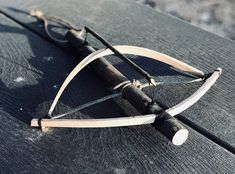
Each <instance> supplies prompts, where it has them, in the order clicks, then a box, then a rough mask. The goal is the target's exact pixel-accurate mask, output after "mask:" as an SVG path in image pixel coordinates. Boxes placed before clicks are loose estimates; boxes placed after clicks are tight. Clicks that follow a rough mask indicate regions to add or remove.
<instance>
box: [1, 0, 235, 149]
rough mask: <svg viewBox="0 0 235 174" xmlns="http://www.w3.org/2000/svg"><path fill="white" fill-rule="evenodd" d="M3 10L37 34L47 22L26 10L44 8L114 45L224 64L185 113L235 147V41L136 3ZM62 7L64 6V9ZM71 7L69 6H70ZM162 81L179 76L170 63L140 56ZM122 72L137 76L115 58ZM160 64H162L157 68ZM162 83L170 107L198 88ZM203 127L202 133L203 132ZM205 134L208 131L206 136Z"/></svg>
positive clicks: (205, 65)
mask: <svg viewBox="0 0 235 174" xmlns="http://www.w3.org/2000/svg"><path fill="white" fill-rule="evenodd" d="M1 2H2V4H3V5H4V7H6V8H4V9H3V10H4V11H5V12H7V13H8V14H10V15H12V16H13V17H14V18H16V19H17V20H18V21H20V22H21V23H23V24H25V25H26V26H27V27H29V28H30V29H31V30H33V31H34V32H38V33H40V34H42V35H43V34H44V33H43V31H42V24H40V23H38V22H37V21H36V20H35V19H34V18H31V17H28V16H27V15H25V14H24V13H23V12H22V11H18V10H17V9H22V10H23V11H28V10H30V9H35V8H38V9H41V10H43V11H44V12H45V13H46V14H49V15H55V16H60V17H62V18H66V19H67V20H70V21H71V22H72V23H73V24H75V25H77V26H78V27H80V26H84V25H89V26H91V27H92V28H94V29H95V30H96V31H97V32H99V33H100V34H101V35H102V36H104V37H105V38H107V39H108V41H110V42H111V43H112V44H130V45H137V46H143V47H147V48H150V49H154V50H157V51H160V52H163V53H166V54H169V55H170V56H172V57H175V58H177V59H179V60H183V61H185V62H187V63H189V64H190V65H193V66H195V67H197V68H199V69H201V70H203V71H205V72H211V71H212V70H214V69H215V68H217V67H218V66H220V67H222V68H223V74H222V76H221V78H220V79H219V80H218V82H217V83H216V85H215V86H214V87H213V88H212V89H211V90H210V91H209V92H208V93H207V94H206V95H205V96H204V97H203V98H202V100H200V101H199V102H198V103H197V104H196V105H194V106H193V107H192V108H190V109H189V110H187V111H185V112H183V113H182V115H181V116H180V117H182V118H183V119H188V120H189V121H190V122H192V123H193V124H195V125H197V126H198V127H201V128H202V129H203V131H204V132H205V131H206V132H208V134H212V135H213V136H215V137H218V138H219V139H221V140H222V141H225V142H227V143H229V144H230V146H234V145H235V133H234V130H235V118H234V114H235V109H234V105H235V100H234V99H235V93H234V78H233V77H234V75H235V70H234V64H235V63H234V62H235V61H234V57H235V46H234V42H233V41H230V40H226V39H223V38H220V37H218V36H216V35H214V34H211V33H208V32H206V31H203V30H201V29H199V28H195V27H193V26H191V25H189V24H187V23H185V22H183V21H180V20H178V19H175V18H172V17H169V16H167V15H164V14H161V13H159V12H156V11H154V10H152V9H150V8H147V7H143V6H141V5H139V4H136V3H134V2H131V1H127V0H123V1H118V0H112V1H108V0H102V1H98V2H97V1H94V0H87V1H75V0H70V1H66V2H64V3H63V2H60V3H57V2H56V1H53V0H52V1H50V2H48V1H46V0H42V1H40V2H35V1H31V0H28V1H19V2H14V3H12V1H5V0H1ZM58 9H59V10H58ZM68 9H69V10H68ZM135 62H136V63H138V64H140V65H141V66H143V68H145V69H146V70H147V71H149V72H151V73H152V74H154V75H157V76H158V75H161V77H158V79H159V80H173V79H175V78H177V75H180V74H176V73H174V72H173V71H172V70H169V67H167V66H165V65H163V64H161V63H154V62H152V61H148V60H143V59H135ZM113 63H114V64H116V66H117V67H118V68H120V69H121V70H122V72H124V73H126V74H131V75H132V76H131V75H130V76H131V77H136V78H138V76H136V75H135V74H133V71H131V70H129V69H128V68H127V67H126V66H125V65H124V64H123V63H121V62H120V61H118V60H117V59H115V60H113ZM156 66H157V67H159V68H156ZM195 86H196V85H185V86H174V90H173V91H172V86H164V87H159V88H158V89H157V90H156V92H155V93H156V99H157V100H158V101H159V102H160V103H161V104H162V105H163V106H165V107H169V106H172V105H174V104H175V103H177V102H179V101H181V100H182V99H184V98H185V97H187V96H188V95H190V94H191V93H192V92H193V91H194V90H195V89H196V88H197V87H198V86H196V87H195ZM203 131H202V132H203ZM206 132H205V134H206Z"/></svg>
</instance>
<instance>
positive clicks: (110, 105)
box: [0, 15, 235, 174]
mask: <svg viewBox="0 0 235 174" xmlns="http://www.w3.org/2000/svg"><path fill="white" fill-rule="evenodd" d="M0 26H1V27H0V41H1V42H0V45H1V46H0V53H1V54H0V55H1V58H0V64H1V86H0V89H1V90H0V96H1V97H0V103H1V105H0V122H1V126H0V142H1V143H0V170H1V173H32V172H33V173H58V172H59V173H65V172H66V173H119V174H120V173H233V172H234V168H233V166H234V165H235V160H234V155H233V154H232V153H230V152H229V151H227V150H225V149H223V148H221V147H220V146H218V145H217V144H216V143H214V142H212V141H210V140H208V139H207V138H205V137H204V136H202V135H201V134H198V133H197V132H195V131H194V130H192V129H190V127H188V129H189V130H190V137H189V141H188V142H187V143H185V144H184V145H183V146H180V147H176V146H173V145H172V144H170V143H169V144H168V143H167V142H166V139H165V138H164V137H163V136H162V135H161V134H160V133H158V132H157V131H156V130H155V129H154V128H153V127H151V126H136V127H126V128H110V129H108V128H107V129H54V130H52V131H51V132H49V133H47V134H43V133H42V132H41V131H40V130H38V129H32V128H31V127H29V125H28V124H25V122H26V123H27V122H28V120H29V119H31V118H32V117H35V116H38V117H40V116H42V115H43V114H44V113H46V111H47V109H48V107H49V103H50V102H51V100H52V98H53V96H54V95H55V92H56V89H54V88H55V87H56V86H55V85H57V84H60V83H61V81H62V80H63V79H64V78H65V74H66V73H67V72H68V71H69V70H71V68H72V66H74V62H72V61H71V60H72V59H71V55H69V54H66V53H64V52H63V51H62V50H61V49H58V48H56V47H55V46H53V45H52V44H50V43H48V42H46V41H45V40H43V39H41V38H39V37H38V36H36V35H34V34H33V33H31V32H29V31H27V30H25V29H24V28H22V27H21V26H19V25H17V24H15V23H14V22H12V21H11V20H9V19H7V18H5V17H4V16H2V15H0ZM20 77H21V78H20ZM81 82H82V83H83V84H81ZM94 84H96V85H94ZM78 86H79V88H78ZM104 86H105V85H104V84H102V81H101V80H100V79H98V78H97V77H95V76H94V74H93V73H92V72H90V71H88V70H85V71H84V72H83V73H81V74H80V76H79V79H77V80H75V81H74V82H73V85H71V87H70V89H69V90H68V91H67V93H66V94H67V95H66V96H67V97H66V96H64V97H63V100H62V101H61V102H60V104H59V107H58V111H63V110H65V109H68V108H70V107H74V106H76V105H78V104H79V103H80V102H81V101H82V102H84V101H86V100H91V99H93V98H94V97H98V96H101V95H105V94H107V93H108V92H107V91H106V90H104ZM116 103H118V104H116ZM100 108H105V110H104V109H100ZM128 112H129V113H128ZM102 113H103V114H104V115H110V116H118V115H121V114H134V113H135V110H134V108H132V107H131V106H128V105H127V104H126V103H124V102H123V101H122V102H121V101H120V100H115V101H110V102H107V103H104V105H103V106H101V107H95V108H93V109H92V110H86V111H83V112H81V113H79V114H78V115H77V116H78V117H79V116H80V117H81V118H84V117H89V116H95V115H96V116H97V117H100V115H101V114H102Z"/></svg>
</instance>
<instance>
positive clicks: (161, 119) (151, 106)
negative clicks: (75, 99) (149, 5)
mask: <svg viewBox="0 0 235 174" xmlns="http://www.w3.org/2000/svg"><path fill="white" fill-rule="evenodd" d="M30 15H32V16H35V17H37V18H38V19H39V20H41V21H42V22H43V23H44V28H45V31H46V33H47V35H48V36H49V38H51V39H52V40H53V41H55V42H59V43H62V44H71V45H73V46H74V48H76V50H77V51H79V52H80V53H81V54H82V56H83V57H85V58H84V59H82V60H81V61H80V63H78V65H77V66H76V67H75V68H74V69H73V70H72V71H71V73H70V74H69V75H68V76H67V78H66V79H65V81H64V82H63V84H62V86H61V87H60V89H59V91H58V93H57V95H56V97H55V99H54V101H53V102H52V105H51V107H50V109H49V112H48V114H47V115H46V116H45V117H43V118H40V119H38V118H34V119H32V121H31V126H32V127H41V128H42V130H46V128H51V127H58V128H62V127H63V128H102V127H120V126H134V125H143V124H152V125H153V126H154V127H156V129H157V130H158V131H160V132H161V133H162V134H163V135H165V136H166V137H167V138H169V139H170V140H171V141H172V143H173V144H175V145H182V144H183V143H184V142H185V141H186V140H187V138H188V134H189V133H188V130H187V129H186V128H184V126H182V125H181V124H180V123H179V122H178V120H177V119H176V118H174V116H175V115H177V114H179V113H181V112H182V111H184V110H186V109H187V108H189V107H190V106H192V105H193V104H194V103H196V102H197V101H198V100H199V99H200V98H201V97H202V96H203V95H204V94H205V93H206V92H207V91H208V90H209V89H210V88H211V86H212V85H213V84H214V83H215V82H216V80H217V79H218V78H219V76H220V75H221V73H222V69H221V68H217V69H215V70H214V71H213V72H211V73H207V74H205V73H204V72H202V71H201V70H199V69H197V68H195V67H192V66H190V65H188V64H186V63H184V62H181V61H179V60H177V59H175V58H172V57H170V56H168V55H165V54H163V53H159V52H157V51H154V50H150V49H147V48H142V47H137V46H128V45H116V46H112V45H111V44H110V43H108V42H107V41H106V40H105V39H103V38H102V37H101V36H100V35H99V34H97V33H96V32H94V31H93V30H92V29H91V28H89V27H86V26H85V27H83V28H81V29H77V28H75V27H74V26H73V25H72V24H70V23H69V22H67V21H65V20H63V19H60V18H58V17H52V16H47V15H44V14H43V13H42V12H41V11H39V10H34V11H31V13H30ZM48 21H53V22H57V23H59V24H61V25H63V27H64V28H66V29H68V31H67V33H66V35H65V39H58V38H56V37H55V36H53V35H52V34H51V33H50V31H49V30H48ZM88 34H91V35H92V36H93V37H95V38H96V39H97V40H98V41H100V42H101V43H102V44H103V45H104V46H105V47H106V48H104V49H100V50H95V49H94V48H93V47H92V46H91V45H90V44H89V43H88V42H87V39H86V38H87V35H88ZM126 54H131V55H137V56H143V57H146V58H149V59H152V60H156V61H160V62H163V63H165V64H168V65H170V66H171V67H173V68H174V69H176V70H178V71H181V72H183V73H186V74H188V75H191V76H193V77H194V79H193V80H190V81H187V82H186V83H193V82H198V81H203V82H204V83H203V85H202V86H201V87H200V88H199V89H198V90H197V91H196V92H194V93H193V94H192V95H191V96H189V97H188V98H187V99H185V100H183V101H181V102H180V103H178V104H176V105H175V106H173V107H171V108H168V109H163V108H161V107H160V106H159V104H158V103H157V101H155V100H154V99H153V98H151V97H149V96H148V95H147V94H145V93H144V92H143V91H142V89H143V88H145V87H150V86H153V87H154V86H158V85H160V84H161V82H157V81H155V80H154V78H153V77H152V76H151V75H150V74H149V73H148V72H146V71H145V70H143V69H142V68H141V67H140V66H138V65H136V64H135V63H134V62H133V61H132V60H130V59H129V58H127V57H126V56H125V55H126ZM108 55H116V56H117V57H119V58H121V59H122V60H123V61H124V62H126V63H127V64H128V65H129V66H130V67H132V68H133V69H134V70H136V71H137V72H138V73H139V74H140V75H142V76H143V77H144V78H145V79H146V80H147V81H148V83H140V82H139V81H138V80H128V79H127V77H125V76H124V75H123V74H122V73H121V72H119V71H118V70H117V69H116V68H115V67H114V66H113V65H112V64H110V63H109V62H108V61H107V60H106V59H105V56H108ZM87 66H89V67H90V68H91V69H92V70H94V71H95V72H96V73H97V74H99V75H100V76H101V77H102V78H103V79H104V80H105V81H106V82H107V83H108V84H109V85H110V86H112V89H113V94H111V95H108V96H105V97H102V98H99V99H97V100H94V101H91V102H88V103H86V104H83V105H81V106H79V107H77V108H74V109H72V110H70V111H68V112H66V113H63V114H59V115H53V111H54V109H55V107H56V104H57V102H58V100H59V99H60V97H61V95H62V93H63V92H64V90H65V89H66V87H67V86H68V84H69V83H70V82H71V81H72V79H73V78H74V77H75V76H76V75H77V74H78V73H79V72H80V71H81V70H82V69H83V68H85V67H87ZM117 96H122V98H124V99H126V100H127V101H129V102H130V103H131V104H132V105H133V106H134V107H135V108H136V109H137V110H138V111H140V113H142V114H144V115H139V116H129V117H118V118H102V119H61V118H62V117H64V116H66V115H69V114H73V113H75V112H78V111H80V110H82V109H85V108H87V107H90V106H93V105H95V104H97V103H100V102H104V101H106V100H109V99H113V98H115V97H117Z"/></svg>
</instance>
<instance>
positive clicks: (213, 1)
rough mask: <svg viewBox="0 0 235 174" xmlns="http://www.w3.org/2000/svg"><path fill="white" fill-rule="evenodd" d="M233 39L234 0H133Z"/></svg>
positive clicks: (234, 32)
mask: <svg viewBox="0 0 235 174" xmlns="http://www.w3.org/2000/svg"><path fill="white" fill-rule="evenodd" d="M135 1H137V2H139V3H142V4H145V5H148V6H150V7H152V8H154V9H157V10H159V11H162V12H164V13H168V14H170V15H173V16H176V17H177V18H180V19H182V20H185V21H187V22H190V23H191V24H193V25H195V26H198V27H200V28H202V29H204V30H207V31H210V32H212V33H214V34H217V35H220V36H222V37H226V38H229V39H232V40H235V0H135Z"/></svg>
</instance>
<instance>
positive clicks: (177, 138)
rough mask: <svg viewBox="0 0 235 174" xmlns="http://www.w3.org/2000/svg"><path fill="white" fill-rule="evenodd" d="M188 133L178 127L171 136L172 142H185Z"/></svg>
mask: <svg viewBox="0 0 235 174" xmlns="http://www.w3.org/2000/svg"><path fill="white" fill-rule="evenodd" d="M188 135H189V132H188V130H187V129H180V130H179V131H177V132H176V134H175V135H174V137H173V138H172V143H173V144H174V145H176V146H180V145H182V144H184V143H185V142H186V140H187V139H188Z"/></svg>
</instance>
